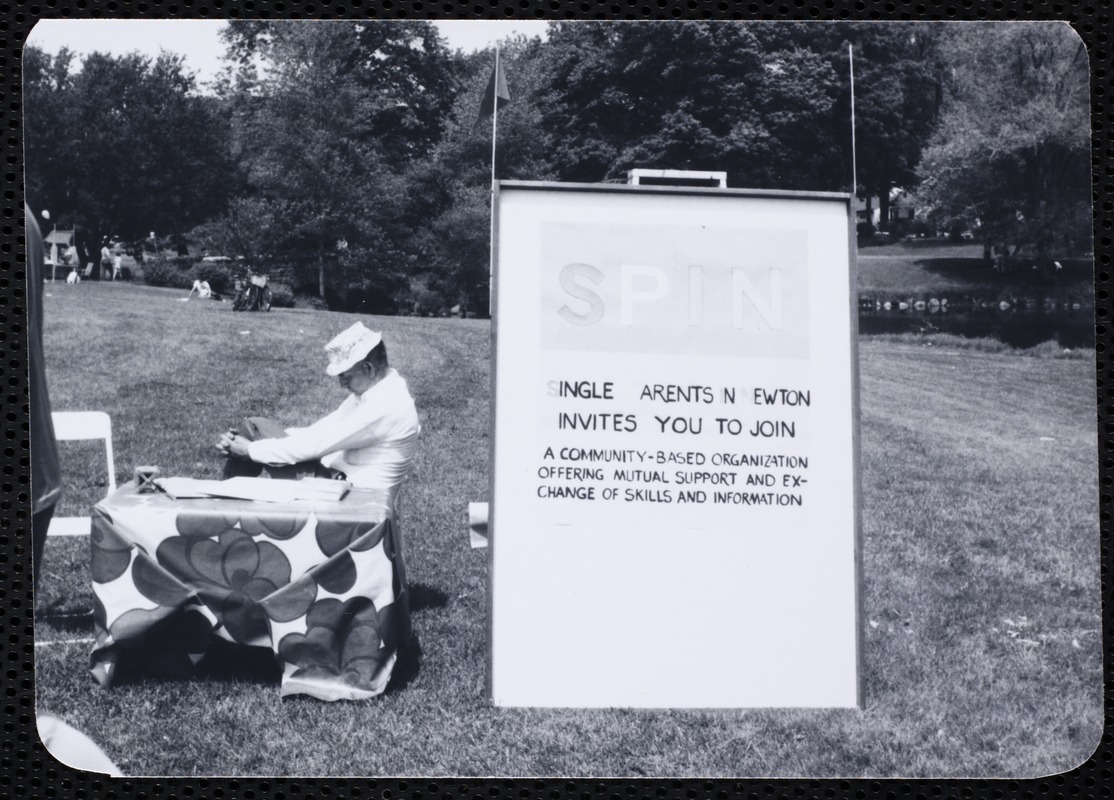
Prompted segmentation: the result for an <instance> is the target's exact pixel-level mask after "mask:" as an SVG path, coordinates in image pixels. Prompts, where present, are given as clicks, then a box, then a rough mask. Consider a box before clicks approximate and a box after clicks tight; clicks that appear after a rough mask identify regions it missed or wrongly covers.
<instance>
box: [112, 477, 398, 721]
mask: <svg viewBox="0 0 1114 800" xmlns="http://www.w3.org/2000/svg"><path fill="white" fill-rule="evenodd" d="M386 501H387V498H386V495H385V494H383V493H377V492H372V491H366V490H355V491H352V492H350V493H349V494H348V495H347V496H346V497H345V498H344V499H343V500H341V501H340V502H337V503H328V504H321V503H318V504H313V505H310V504H306V503H291V504H289V505H286V504H273V503H266V504H264V503H252V502H248V501H241V500H221V499H190V500H185V499H182V500H172V499H170V498H169V497H167V496H166V495H162V494H138V493H137V492H136V491H135V489H134V487H131V486H128V487H124V488H123V489H121V490H120V491H119V492H117V493H116V494H114V495H112V496H111V497H109V498H107V499H106V500H104V501H102V502H101V503H100V504H99V505H98V506H97V508H96V511H95V514H94V518H93V525H92V536H91V546H92V557H91V568H92V577H93V592H94V595H95V611H94V622H95V627H96V644H95V645H94V648H93V653H92V656H91V664H92V672H93V675H94V677H95V678H96V680H97V681H98V683H100V684H101V685H102V686H105V687H109V686H111V685H112V684H113V683H114V681H115V680H116V679H117V675H118V674H120V673H121V672H127V673H132V672H138V673H144V674H151V673H154V674H161V675H172V676H185V675H189V674H191V673H192V671H193V670H194V668H195V667H196V666H197V665H199V664H200V663H201V662H202V661H203V659H204V656H205V654H206V652H207V651H208V650H209V648H210V647H211V646H212V644H213V642H214V641H215V639H217V638H220V639H224V640H226V641H230V642H233V643H236V644H241V645H246V646H254V647H269V648H271V649H272V650H273V652H274V654H275V657H276V658H277V659H278V660H279V662H280V664H281V666H282V668H283V680H282V684H283V685H282V693H283V695H287V694H309V695H312V696H315V697H319V698H321V699H323V700H338V699H359V698H364V697H373V696H375V695H377V694H379V693H381V692H382V691H383V690H384V688H385V687H386V685H387V682H388V680H389V679H390V676H391V671H392V669H393V666H394V663H395V660H396V658H397V655H398V650H399V648H400V647H402V646H403V645H404V644H405V643H406V640H407V638H408V636H409V632H410V618H409V607H408V603H407V598H406V590H405V578H404V574H405V573H404V569H403V566H402V558H401V553H400V548H399V546H398V544H399V543H398V530H397V525H396V524H395V522H394V520H393V518H392V515H391V514H390V512H389V509H388V507H387V505H386Z"/></svg>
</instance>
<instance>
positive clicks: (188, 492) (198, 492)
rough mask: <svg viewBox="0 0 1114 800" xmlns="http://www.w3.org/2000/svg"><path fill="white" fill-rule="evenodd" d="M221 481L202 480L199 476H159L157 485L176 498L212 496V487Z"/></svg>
mask: <svg viewBox="0 0 1114 800" xmlns="http://www.w3.org/2000/svg"><path fill="white" fill-rule="evenodd" d="M219 484H220V481H212V480H200V479H198V478H158V479H156V480H155V485H156V486H158V487H159V488H160V489H161V490H162V491H164V492H166V493H167V494H168V495H170V496H171V497H173V498H174V499H175V500H179V499H186V498H191V497H212V496H213V494H212V489H213V488H214V487H216V486H218V485H219Z"/></svg>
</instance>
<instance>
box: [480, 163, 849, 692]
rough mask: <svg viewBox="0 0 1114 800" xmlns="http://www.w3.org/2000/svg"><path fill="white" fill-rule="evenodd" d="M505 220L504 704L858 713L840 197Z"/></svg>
mask: <svg viewBox="0 0 1114 800" xmlns="http://www.w3.org/2000/svg"><path fill="white" fill-rule="evenodd" d="M496 213H497V217H496V222H497V234H496V243H497V253H496V272H495V283H494V287H495V288H494V297H493V299H494V311H493V315H494V318H495V320H496V326H495V354H496V356H495V370H496V377H495V408H494V413H495V441H494V467H493V475H492V482H493V487H492V502H491V538H492V545H491V546H492V549H491V559H492V562H491V567H492V585H491V596H490V604H491V625H492V629H491V636H492V640H491V646H492V652H491V664H490V667H491V674H490V681H491V691H492V697H493V700H494V702H495V704H496V705H501V706H567V707H610V706H632V707H707V708H714V707H758V706H764V707H790V706H796V707H839V706H842V707H848V706H857V705H859V703H860V693H859V678H858V675H859V670H858V659H859V650H860V646H859V635H860V629H859V625H860V620H859V616H860V615H859V611H858V602H859V548H858V479H857V465H858V459H857V447H858V436H857V414H858V402H857V374H858V364H857V354H856V349H855V345H854V334H855V317H854V304H853V302H852V299H851V295H852V292H851V291H850V290H851V286H852V280H853V274H852V258H851V242H850V235H851V227H850V225H851V223H850V220H849V214H850V211H849V200H848V197H847V196H846V195H838V194H827V195H819V194H808V195H802V194H787V193H769V192H766V193H759V192H744V191H732V190H715V189H706V190H680V189H662V188H659V187H655V188H645V187H628V186H608V185H583V184H551V183H519V182H512V183H507V182H504V183H502V184H501V185H500V187H499V192H498V199H497V209H496Z"/></svg>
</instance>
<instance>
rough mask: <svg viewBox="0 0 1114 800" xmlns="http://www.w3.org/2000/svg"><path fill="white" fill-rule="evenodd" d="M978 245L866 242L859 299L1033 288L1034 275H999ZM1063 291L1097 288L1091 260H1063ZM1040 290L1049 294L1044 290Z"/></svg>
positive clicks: (862, 249) (1087, 291)
mask: <svg viewBox="0 0 1114 800" xmlns="http://www.w3.org/2000/svg"><path fill="white" fill-rule="evenodd" d="M982 253H983V250H982V245H981V244H980V243H978V242H962V241H961V242H949V241H944V240H940V239H920V240H914V241H909V242H906V241H902V240H898V241H896V242H886V243H884V244H883V243H868V242H864V243H863V245H862V246H861V247H860V249H859V292H860V294H869V295H875V294H878V295H885V294H887V293H900V294H902V295H913V296H918V295H924V294H933V293H936V294H940V293H943V294H951V293H960V294H963V293H974V294H990V295H991V296H993V295H995V294H997V293H999V292H1002V291H1017V290H1018V289H1019V288H1020V289H1022V290H1024V289H1027V288H1029V286H1028V284H1029V283H1032V276H1031V275H1030V274H1027V273H1026V272H1025V271H1021V272H1018V273H1013V274H1010V275H1000V274H998V273H996V272H994V270H993V269H992V268H991V267H990V266H989V265H987V264H986V263H985V262H984V261H983V257H982ZM1060 263H1061V264H1063V266H1064V271H1063V274H1062V275H1061V277H1060V279H1059V280H1058V282H1057V286H1056V288H1057V289H1059V290H1060V291H1065V290H1067V291H1070V292H1072V293H1074V294H1081V295H1086V296H1090V295H1091V294H1092V292H1093V287H1094V274H1093V266H1092V262H1091V260H1089V259H1066V258H1061V259H1060ZM1036 288H1040V289H1047V288H1049V287H1046V286H1038V287H1036Z"/></svg>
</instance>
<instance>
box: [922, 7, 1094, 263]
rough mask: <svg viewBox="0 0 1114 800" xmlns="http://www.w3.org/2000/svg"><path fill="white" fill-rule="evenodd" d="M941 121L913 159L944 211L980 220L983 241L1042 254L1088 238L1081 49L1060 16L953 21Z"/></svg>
mask: <svg viewBox="0 0 1114 800" xmlns="http://www.w3.org/2000/svg"><path fill="white" fill-rule="evenodd" d="M942 49H943V54H944V58H945V60H946V62H947V63H948V64H949V65H950V77H949V80H948V83H947V95H946V101H945V106H944V111H943V114H942V117H941V119H940V124H939V126H938V128H937V129H936V132H935V134H934V135H933V137H932V140H931V142H930V143H929V145H928V147H927V148H926V150H925V152H924V157H923V160H922V161H921V165H920V174H921V178H922V183H921V198H922V199H923V200H924V201H925V202H927V203H929V204H930V205H931V206H932V208H933V209H934V211H935V213H936V214H937V215H938V216H940V217H941V218H944V219H947V218H954V219H959V220H962V221H964V222H966V223H968V224H974V223H978V224H979V225H980V227H981V230H982V232H983V235H984V239H985V241H986V242H987V244H988V245H989V244H996V245H997V244H1005V245H1013V246H1014V247H1018V246H1031V247H1032V248H1034V250H1035V251H1036V252H1037V254H1038V255H1040V256H1045V255H1048V256H1051V257H1055V256H1057V255H1061V256H1062V255H1063V254H1065V253H1068V252H1072V251H1078V250H1080V249H1085V248H1086V247H1087V245H1088V243H1089V241H1090V237H1091V225H1090V223H1091V214H1090V201H1091V198H1090V181H1089V178H1090V158H1089V156H1090V139H1089V135H1090V126H1089V124H1088V123H1089V113H1088V102H1089V88H1088V81H1087V53H1086V49H1085V47H1084V45H1083V42H1082V41H1080V39H1079V37H1078V36H1077V35H1076V34H1075V33H1074V32H1073V31H1072V30H1071V28H1069V27H1068V26H1067V25H1066V24H1061V23H1040V24H1031V23H995V24H993V25H992V26H991V25H990V24H989V23H987V24H980V25H956V26H950V27H949V30H948V35H947V36H946V37H945V38H944V40H943V43H942Z"/></svg>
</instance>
